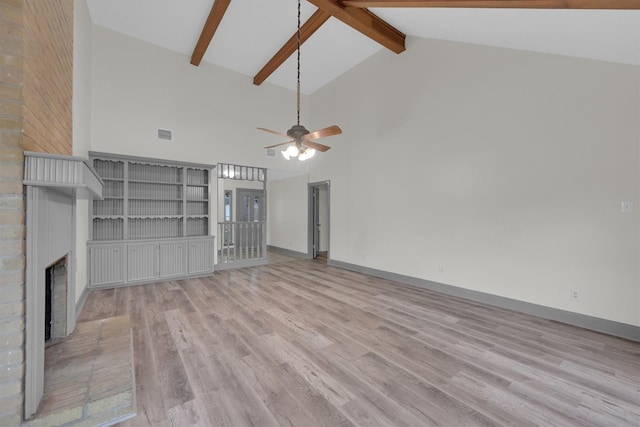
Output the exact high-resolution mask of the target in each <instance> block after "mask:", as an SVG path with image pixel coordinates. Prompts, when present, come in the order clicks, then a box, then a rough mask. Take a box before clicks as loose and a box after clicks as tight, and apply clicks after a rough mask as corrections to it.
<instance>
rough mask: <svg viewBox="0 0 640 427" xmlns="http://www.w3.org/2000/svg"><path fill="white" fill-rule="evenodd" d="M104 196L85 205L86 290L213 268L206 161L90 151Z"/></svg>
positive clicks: (196, 272) (208, 169)
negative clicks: (87, 221)
mask: <svg viewBox="0 0 640 427" xmlns="http://www.w3.org/2000/svg"><path fill="white" fill-rule="evenodd" d="M89 155H90V159H91V162H92V165H93V168H94V169H95V170H96V172H97V173H98V175H99V176H100V177H101V179H102V181H103V183H104V185H103V197H104V198H103V200H94V201H93V204H92V206H91V211H90V216H91V240H90V241H89V243H88V249H89V257H88V258H89V270H90V272H89V280H90V286H92V287H106V286H109V285H113V286H115V285H121V284H129V283H143V282H144V283H148V282H153V281H158V280H163V279H170V278H181V277H187V276H196V275H206V274H210V273H212V272H213V263H214V258H213V257H214V243H213V242H214V237H213V236H210V235H209V230H210V226H209V224H210V219H209V212H210V197H209V196H210V188H209V183H210V178H211V170H212V169H213V168H214V167H215V166H213V165H204V164H194V163H179V162H171V161H165V160H157V159H148V158H139V157H130V156H119V155H113V154H106V153H96V152H91V153H89Z"/></svg>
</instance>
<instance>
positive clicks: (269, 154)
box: [266, 148, 276, 157]
mask: <svg viewBox="0 0 640 427" xmlns="http://www.w3.org/2000/svg"><path fill="white" fill-rule="evenodd" d="M266 151H267V157H275V156H276V149H275V148H267V150H266Z"/></svg>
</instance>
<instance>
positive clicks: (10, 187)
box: [0, 0, 25, 426]
mask: <svg viewBox="0 0 640 427" xmlns="http://www.w3.org/2000/svg"><path fill="white" fill-rule="evenodd" d="M23 16H24V0H0V425H1V426H17V425H20V423H21V421H22V412H23V399H24V392H23V376H24V268H25V254H24V237H25V228H24V219H25V218H24V197H23V186H22V175H23V165H24V158H23V149H22V141H23V133H22V129H23V123H24V119H23V117H24V108H23V106H24V93H23V76H24V72H23V70H24V55H23V51H24V36H23V35H24V24H23V23H24V19H23Z"/></svg>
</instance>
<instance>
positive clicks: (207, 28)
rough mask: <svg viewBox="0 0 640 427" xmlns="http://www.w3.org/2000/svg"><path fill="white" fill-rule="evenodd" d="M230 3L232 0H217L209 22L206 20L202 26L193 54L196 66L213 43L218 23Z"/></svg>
mask: <svg viewBox="0 0 640 427" xmlns="http://www.w3.org/2000/svg"><path fill="white" fill-rule="evenodd" d="M229 3H231V0H215V1H214V2H213V6H211V12H209V17H208V18H207V22H205V24H204V27H203V28H202V32H201V33H200V38H199V39H198V43H196V47H195V49H193V54H192V55H191V64H193V65H195V66H196V67H197V66H198V65H200V61H202V57H203V56H204V54H205V52H206V51H207V48H208V47H209V43H211V40H212V39H213V35H214V34H215V33H216V30H217V29H218V25H220V22H221V21H222V18H223V17H224V14H225V12H226V11H227V7H229Z"/></svg>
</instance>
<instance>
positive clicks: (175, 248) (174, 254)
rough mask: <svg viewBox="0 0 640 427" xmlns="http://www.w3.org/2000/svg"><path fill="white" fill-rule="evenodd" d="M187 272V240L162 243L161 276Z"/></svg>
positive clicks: (176, 275) (172, 275)
mask: <svg viewBox="0 0 640 427" xmlns="http://www.w3.org/2000/svg"><path fill="white" fill-rule="evenodd" d="M186 274H187V242H184V241H182V242H167V243H160V277H179V276H184V275H186Z"/></svg>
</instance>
